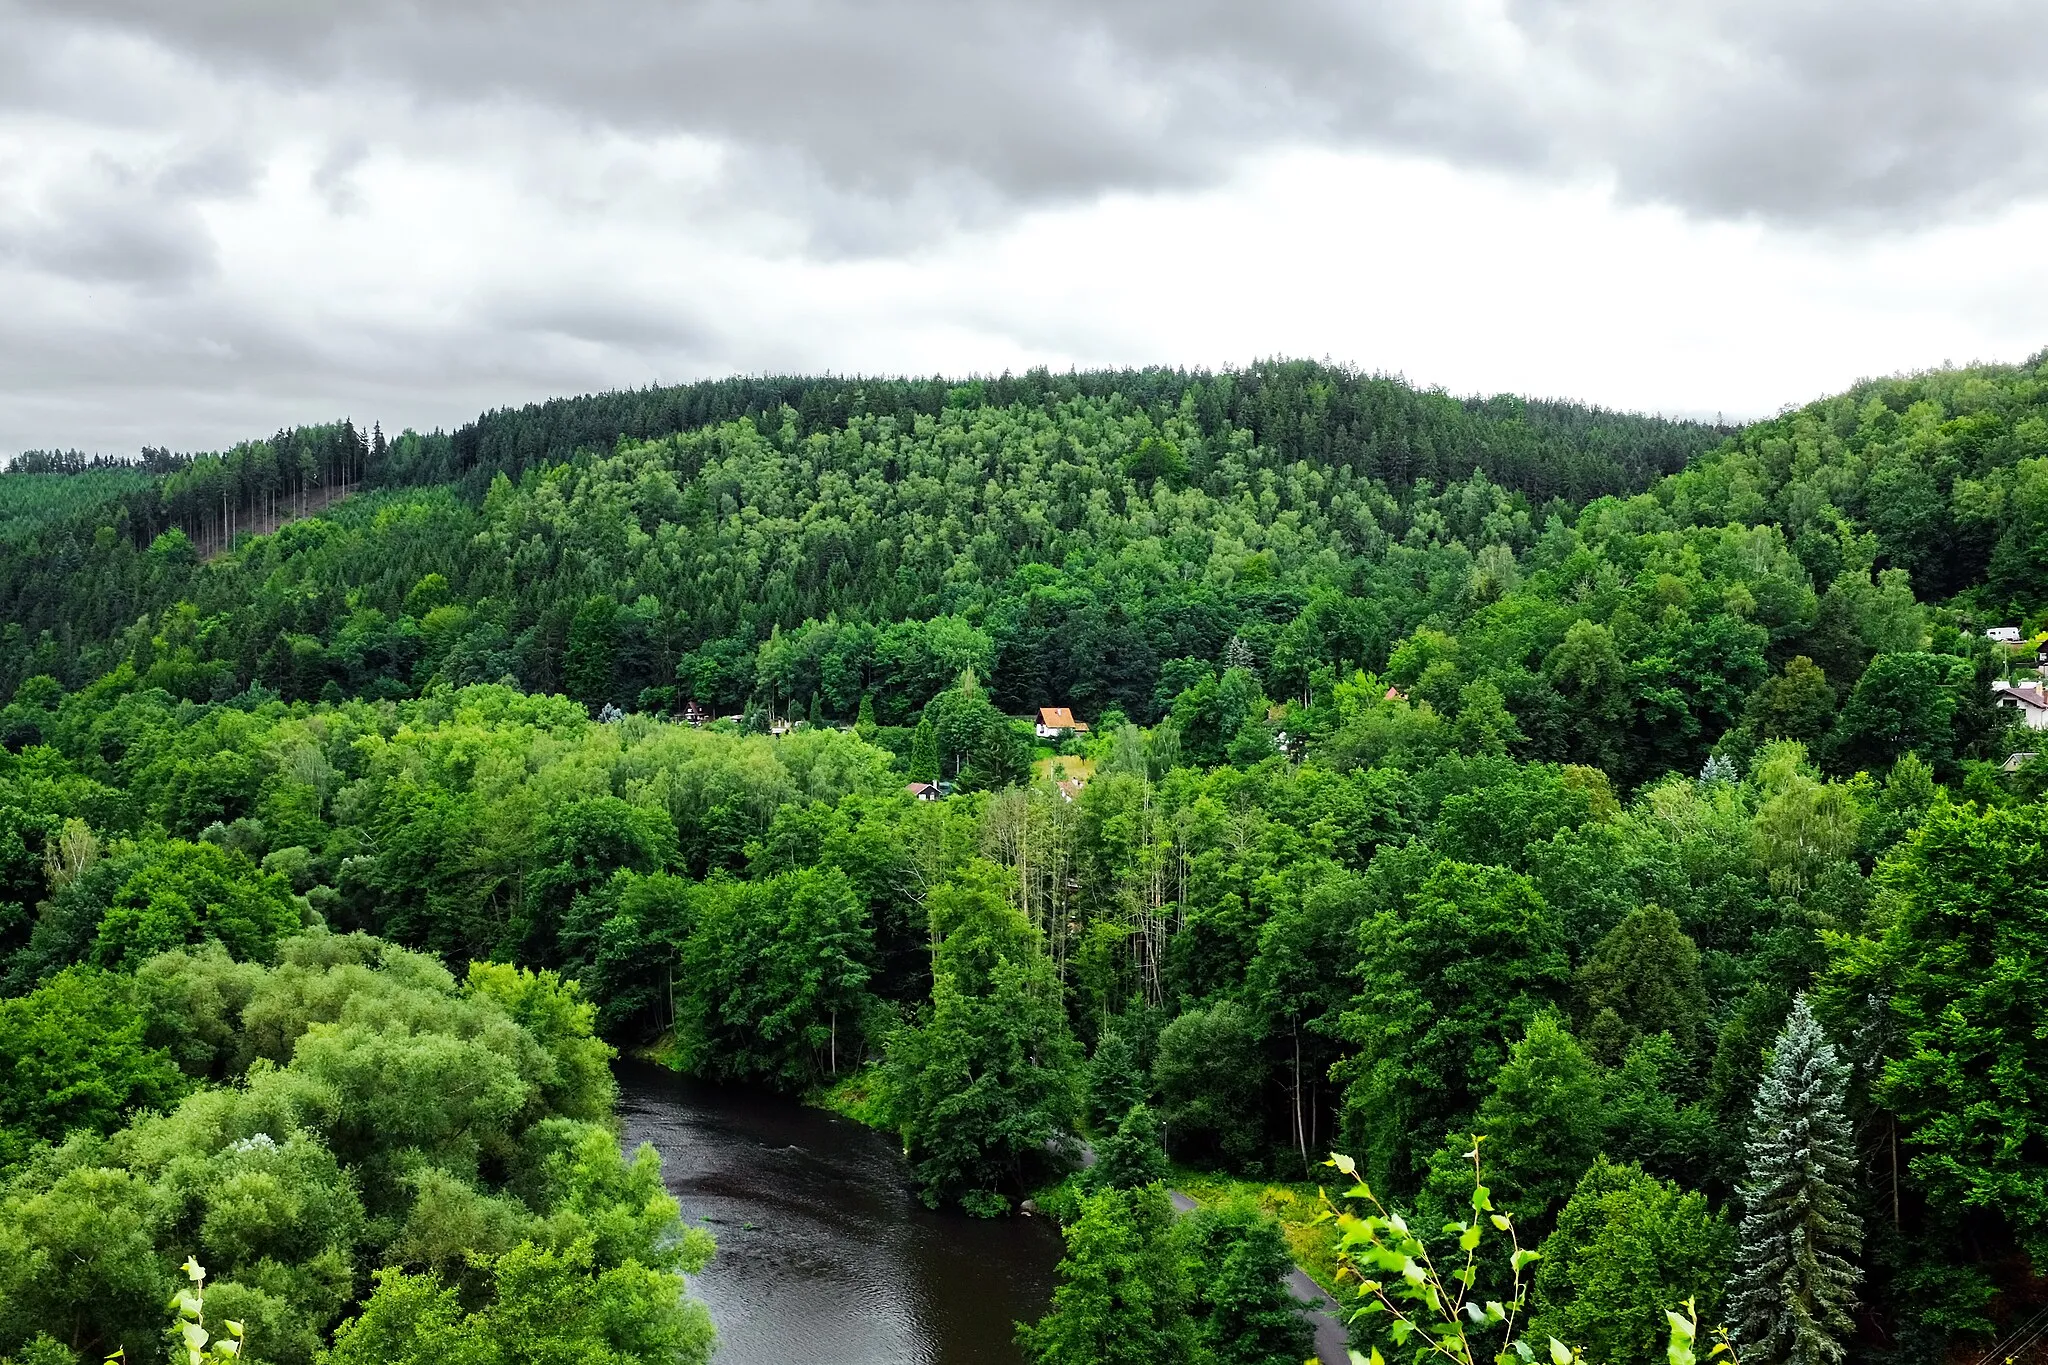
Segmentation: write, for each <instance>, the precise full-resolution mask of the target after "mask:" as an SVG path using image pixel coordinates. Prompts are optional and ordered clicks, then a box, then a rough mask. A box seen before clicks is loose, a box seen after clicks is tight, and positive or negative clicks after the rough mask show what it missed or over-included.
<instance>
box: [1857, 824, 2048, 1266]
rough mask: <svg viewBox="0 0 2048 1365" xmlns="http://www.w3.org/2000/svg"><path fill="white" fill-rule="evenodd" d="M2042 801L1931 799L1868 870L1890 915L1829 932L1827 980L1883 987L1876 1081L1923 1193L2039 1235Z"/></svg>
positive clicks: (2046, 1206) (2039, 1239) (1862, 990)
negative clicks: (1874, 931) (1887, 1043)
mask: <svg viewBox="0 0 2048 1365" xmlns="http://www.w3.org/2000/svg"><path fill="white" fill-rule="evenodd" d="M2044 840H2048V808H2043V807H2041V806H2038V805H2035V806H2025V807H2019V808H2016V809H2008V810H1988V811H1979V810H1975V809H1972V808H1971V807H1968V806H1953V805H1950V804H1948V803H1947V802H1946V801H1941V800H1937V801H1936V803H1935V804H1934V806H1933V807H1932V808H1931V809H1930V810H1929V811H1928V812H1927V816H1926V823H1925V824H1924V825H1923V826H1922V827H1921V829H1920V831H1919V832H1918V833H1917V834H1915V835H1914V836H1912V837H1911V838H1909V839H1908V840H1907V841H1906V842H1905V843H1904V844H1902V845H1901V846H1900V847H1899V848H1898V850H1897V851H1896V852H1895V853H1894V854H1893V856H1892V858H1891V859H1890V860H1889V861H1887V862H1886V864H1885V865H1884V867H1883V869H1882V871H1881V872H1880V874H1879V875H1880V880H1881V882H1882V885H1883V886H1884V888H1885V893H1886V903H1887V906H1888V908H1889V911H1890V923H1889V925H1888V926H1887V927H1886V928H1885V930H1884V933H1883V936H1882V937H1881V938H1880V939H1877V940H1876V941H1867V940H1866V941H1851V940H1838V947H1839V949H1840V950H1841V953H1842V961H1841V964H1840V974H1839V975H1838V977H1837V979H1836V982H1835V983H1834V984H1835V987H1836V990H1837V991H1844V988H1846V991H1845V993H1846V992H1853V994H1850V995H1849V998H1850V999H1853V1000H1857V1001H1858V1002H1860V1001H1861V999H1862V998H1863V997H1864V996H1866V995H1869V994H1873V993H1879V992H1882V993H1883V994H1884V996H1885V999H1886V1001H1887V1003H1886V1005H1885V1009H1886V1013H1887V1014H1888V1016H1889V1020H1890V1027H1891V1028H1893V1029H1894V1030H1896V1036H1897V1042H1896V1043H1895V1044H1894V1045H1893V1046H1892V1047H1891V1048H1890V1049H1888V1056H1887V1058H1886V1059H1885V1061H1884V1063H1883V1067H1884V1069H1883V1071H1882V1073H1881V1075H1880V1077H1879V1078H1878V1082H1877V1094H1878V1098H1879V1100H1880V1102H1881V1103H1883V1104H1884V1105H1886V1106H1887V1107H1888V1108H1890V1109H1891V1110H1892V1111H1893V1112H1895V1113H1896V1114H1897V1115H1898V1117H1899V1121H1900V1123H1901V1124H1902V1125H1903V1126H1904V1129H1905V1133H1906V1135H1907V1137H1908V1139H1909V1141H1910V1142H1911V1144H1912V1145H1911V1147H1910V1149H1909V1150H1910V1151H1911V1153H1912V1156H1911V1163H1912V1169H1913V1174H1914V1175H1915V1176H1916V1177H1917V1178H1918V1179H1919V1180H1920V1181H1921V1182H1924V1184H1925V1187H1926V1188H1927V1190H1928V1191H1929V1193H1930V1195H1931V1196H1932V1197H1934V1198H1936V1199H1940V1200H1943V1201H1950V1202H1953V1203H1954V1204H1955V1205H1957V1206H1959V1207H1965V1208H1984V1209H1996V1210H1998V1211H2000V1212H2001V1213H2002V1214H2003V1215H2004V1216H2005V1217H2006V1218H2007V1219H2009V1220H2010V1221H2011V1224H2012V1226H2013V1227H2014V1228H2015V1229H2016V1230H2017V1231H2018V1232H2019V1233H2020V1234H2021V1235H2022V1236H2023V1237H2025V1238H2026V1239H2028V1241H2029V1244H2030V1245H2032V1246H2034V1247H2036V1248H2048V1198H2044V1196H2043V1192H2042V1161H2041V1158H2040V1157H2039V1156H2037V1155H2035V1153H2036V1151H2037V1150H2038V1149H2039V1148H2040V1146H2041V1144H2042V1143H2043V1142H2044V1141H2048V1131H2044V1129H2043V1126H2042V1125H2043V1121H2044V1113H2043V1109H2042V1106H2041V1105H2040V1103H2039V1102H2038V1096H2039V1095H2040V1094H2041V1093H2042V1087H2043V1085H2044V1084H2048V1064H2044V1060H2043V1057H2042V1054H2041V1051H2040V1048H2039V1044H2038V1042H2037V1041H2036V1040H2035V1033H2036V1032H2037V1030H2038V1024H2037V1021H2038V1020H2039V1019H2040V1018H2041V1017H2042V1012H2043V1010H2044V1008H2048V1001H2044V1000H2043V999H2042V997H2041V991H2042V989H2043V986H2042V983H2043V981H2044V979H2048V976H2044V974H2048V908H2044V907H2048V902H2044V900H2043V897H2042V891H2043V889H2044V888H2048V853H2044Z"/></svg>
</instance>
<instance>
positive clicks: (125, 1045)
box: [0, 967, 187, 1165]
mask: <svg viewBox="0 0 2048 1365" xmlns="http://www.w3.org/2000/svg"><path fill="white" fill-rule="evenodd" d="M140 1003H141V1001H140V993H139V992H138V991H137V990H136V988H135V985H134V983H133V982H132V981H130V980H128V979H127V978H124V977H119V976H115V975H112V974H110V973H107V972H103V971H99V970H97V969H95V968H91V967H74V968H71V969H69V970H66V971H63V972H60V973H58V974H57V975H56V976H54V977H52V978H51V979H50V980H48V981H46V982H45V983H43V985H41V986H40V987H38V988H37V989H36V990H34V991H33V992H31V993H30V994H28V995H25V996H18V997H16V998H14V999H11V1000H10V999H0V1165H5V1164H9V1163H12V1162H15V1161H19V1160H21V1159H22V1157H23V1156H25V1155H26V1153H27V1151H28V1148H29V1146H30V1145H31V1144H33V1143H34V1142H36V1141H37V1140H39V1139H40V1140H43V1141H51V1142H55V1141H59V1140H61V1139H62V1138H63V1137H64V1135H65V1134H66V1133H68V1132H70V1131H72V1130H73V1129H85V1130H87V1131H90V1132H97V1133H104V1132H108V1131H111V1130H112V1129H114V1128H116V1127H118V1126H120V1124H121V1123H122V1122H123V1121H124V1120H125V1119H126V1118H127V1117H128V1116H129V1115H130V1114H132V1113H133V1112H134V1111H135V1110H137V1109H144V1108H151V1109H158V1108H163V1107H165V1106H167V1105H170V1104H173V1103H175V1102H176V1101H177V1100H178V1099H179V1098H180V1097H181V1096H182V1095H183V1094H184V1093H185V1090H186V1088H187V1083H186V1080H185V1077H184V1076H183V1075H182V1074H181V1073H180V1072H179V1070H178V1066H177V1063H176V1062H174V1061H173V1060H172V1058H171V1056H170V1054H169V1053H167V1052H165V1051H163V1050H162V1049H161V1048H156V1047H151V1046H149V1045H148V1044H147V1042H146V1041H145V1037H144V1021H143V1017H142V1014H141V1010H140V1008H139V1007H140Z"/></svg>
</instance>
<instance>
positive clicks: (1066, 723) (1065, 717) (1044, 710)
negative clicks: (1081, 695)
mask: <svg viewBox="0 0 2048 1365" xmlns="http://www.w3.org/2000/svg"><path fill="white" fill-rule="evenodd" d="M1038 723H1039V724H1040V725H1043V726H1045V727H1046V728H1047V729H1051V730H1073V729H1076V728H1078V727H1077V726H1076V725H1075V724H1074V713H1073V712H1072V711H1069V710H1068V709H1067V708H1066V707H1064V706H1041V707H1039V708H1038Z"/></svg>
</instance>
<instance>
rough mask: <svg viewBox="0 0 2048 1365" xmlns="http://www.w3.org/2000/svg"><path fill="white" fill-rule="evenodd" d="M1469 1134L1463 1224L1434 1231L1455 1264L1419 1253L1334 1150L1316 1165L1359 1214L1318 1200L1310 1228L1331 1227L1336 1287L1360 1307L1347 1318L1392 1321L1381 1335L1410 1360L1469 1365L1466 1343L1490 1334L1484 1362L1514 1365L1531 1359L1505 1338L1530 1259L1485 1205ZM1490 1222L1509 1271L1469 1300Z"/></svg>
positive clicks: (1411, 1235)
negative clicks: (1506, 1281) (1494, 1291)
mask: <svg viewBox="0 0 2048 1365" xmlns="http://www.w3.org/2000/svg"><path fill="white" fill-rule="evenodd" d="M1483 1140H1484V1139H1483V1138H1481V1137H1479V1136H1478V1135H1476V1134H1475V1135H1474V1136H1473V1139H1472V1149H1471V1150H1470V1151H1468V1152H1466V1153H1465V1156H1466V1159H1467V1160H1469V1161H1470V1162H1471V1163H1472V1217H1471V1219H1470V1220H1469V1221H1457V1222H1450V1223H1446V1224H1444V1229H1443V1230H1444V1233H1445V1234H1446V1235H1447V1236H1453V1237H1456V1238H1457V1257H1458V1258H1461V1262H1460V1263H1457V1264H1455V1265H1454V1267H1453V1268H1452V1269H1449V1270H1443V1269H1440V1268H1439V1267H1438V1265H1437V1262H1436V1259H1435V1258H1434V1257H1433V1256H1431V1255H1430V1251H1429V1248H1428V1246H1427V1245H1426V1244H1425V1243H1424V1242H1423V1240H1422V1238H1420V1237H1419V1236H1417V1235H1416V1234H1415V1232H1414V1231H1413V1230H1411V1229H1410V1228H1409V1226H1408V1223H1407V1221H1406V1220H1405V1219H1403V1218H1402V1217H1401V1215H1400V1214H1399V1213H1396V1212H1394V1211H1393V1210H1391V1209H1389V1208H1387V1206H1386V1205H1384V1204H1382V1203H1381V1202H1380V1200H1379V1196H1377V1195H1375V1194H1374V1193H1373V1192H1372V1187H1371V1186H1370V1185H1368V1184H1366V1182H1365V1181H1364V1180H1362V1179H1360V1178H1359V1175H1358V1166H1357V1163H1356V1162H1354V1161H1353V1160H1352V1159H1351V1158H1350V1157H1348V1156H1345V1155H1343V1154H1342V1153H1332V1154H1331V1156H1330V1160H1329V1161H1328V1162H1327V1163H1326V1164H1328V1165H1330V1166H1333V1167H1335V1168H1336V1169H1337V1170H1339V1171H1341V1172H1342V1173H1343V1174H1345V1175H1347V1176H1349V1177H1351V1180H1352V1182H1353V1183H1352V1186H1351V1188H1350V1189H1348V1190H1346V1191H1345V1192H1344V1196H1343V1197H1344V1198H1345V1199H1348V1200H1356V1201H1358V1202H1359V1203H1360V1204H1363V1205H1366V1206H1369V1207H1370V1209H1371V1212H1369V1213H1354V1212H1350V1211H1348V1210H1346V1209H1344V1208H1342V1207H1341V1206H1339V1205H1337V1204H1335V1203H1333V1202H1332V1201H1331V1200H1330V1198H1329V1196H1328V1195H1327V1194H1325V1195H1324V1196H1323V1203H1324V1209H1323V1213H1322V1216H1321V1219H1320V1220H1319V1221H1329V1220H1334V1221H1335V1222H1336V1225H1337V1234H1338V1238H1337V1242H1338V1244H1337V1280H1338V1283H1339V1284H1340V1285H1341V1284H1344V1283H1346V1282H1351V1283H1353V1284H1355V1286H1356V1289H1357V1293H1358V1295H1359V1297H1360V1298H1361V1299H1362V1300H1363V1302H1362V1303H1361V1304H1360V1305H1359V1307H1358V1308H1357V1309H1356V1310H1354V1311H1353V1312H1352V1314H1351V1320H1352V1321H1354V1322H1355V1321H1358V1320H1359V1319H1361V1318H1364V1317H1366V1316H1368V1315H1371V1314H1376V1313H1384V1314H1386V1315H1388V1316H1389V1317H1390V1318H1391V1319H1392V1323H1391V1325H1390V1326H1389V1328H1388V1331H1389V1332H1390V1334H1391V1335H1392V1336H1393V1338H1394V1343H1395V1345H1397V1346H1406V1345H1408V1344H1409V1343H1410V1342H1411V1341H1413V1342H1416V1343H1417V1344H1416V1346H1415V1359H1416V1360H1417V1361H1423V1360H1427V1359H1429V1358H1430V1357H1432V1356H1441V1357H1443V1358H1444V1360H1446V1361H1449V1362H1452V1365H1478V1361H1479V1359H1480V1357H1479V1356H1478V1355H1477V1354H1476V1348H1475V1346H1474V1339H1475V1338H1476V1337H1479V1336H1480V1335H1481V1334H1489V1335H1490V1334H1491V1333H1493V1332H1494V1331H1495V1330H1498V1331H1499V1332H1500V1334H1501V1343H1502V1345H1501V1349H1500V1350H1499V1351H1497V1352H1495V1353H1494V1354H1493V1355H1492V1356H1491V1357H1490V1358H1491V1359H1492V1360H1493V1361H1494V1362H1496V1365H1516V1362H1528V1361H1533V1360H1534V1359H1535V1355H1534V1353H1533V1352H1531V1351H1530V1350H1529V1348H1528V1347H1527V1346H1526V1345H1524V1344H1523V1343H1522V1342H1521V1340H1520V1339H1519V1338H1517V1337H1516V1336H1515V1324H1516V1322H1517V1321H1518V1320H1519V1319H1520V1318H1521V1315H1522V1313H1523V1312H1524V1310H1525V1309H1526V1308H1527V1307H1528V1301H1529V1284H1528V1281H1527V1279H1526V1278H1525V1275H1524V1272H1525V1271H1527V1270H1528V1268H1529V1267H1530V1266H1531V1265H1533V1264H1534V1263H1535V1262H1536V1260H1537V1253H1536V1252H1534V1251H1531V1250H1529V1249H1528V1248H1527V1247H1524V1246H1523V1245H1522V1243H1521V1239H1520V1238H1519V1237H1518V1236H1517V1235H1516V1232H1515V1224H1514V1220H1513V1219H1512V1218H1511V1217H1509V1216H1508V1215H1507V1214H1505V1213H1502V1212H1500V1211H1499V1210H1497V1209H1495V1208H1494V1205H1493V1193H1492V1191H1490V1190H1488V1189H1487V1187H1486V1183H1485V1180H1484V1177H1483V1173H1482V1171H1481V1169H1480V1161H1479V1145H1480V1143H1481V1142H1482V1141H1483ZM1489 1224H1490V1225H1491V1226H1492V1227H1493V1229H1494V1231H1495V1232H1496V1233H1497V1234H1499V1235H1500V1236H1503V1237H1506V1238H1507V1241H1508V1248H1509V1255H1508V1265H1509V1267H1510V1269H1511V1271H1512V1273H1513V1281H1512V1283H1511V1285H1510V1289H1509V1293H1508V1296H1507V1298H1506V1299H1505V1300H1502V1299H1486V1300H1483V1301H1481V1300H1477V1299H1475V1298H1474V1297H1473V1295H1474V1286H1475V1285H1476V1283H1477V1282H1478V1279H1479V1246H1480V1243H1481V1241H1482V1240H1483V1239H1484V1238H1485V1235H1486V1228H1487V1226H1488V1225H1489ZM1550 1354H1551V1359H1552V1361H1553V1362H1554V1365H1573V1362H1575V1361H1577V1360H1578V1359H1579V1355H1578V1352H1576V1351H1574V1350H1572V1349H1570V1348H1569V1347H1566V1346H1564V1345H1563V1344H1562V1343H1560V1342H1557V1341H1555V1340H1553V1341H1552V1342H1551V1343H1550ZM1372 1359H1373V1365H1384V1362H1383V1361H1382V1360H1381V1359H1380V1355H1379V1351H1378V1350H1377V1349H1375V1350H1374V1351H1373V1353H1372Z"/></svg>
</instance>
